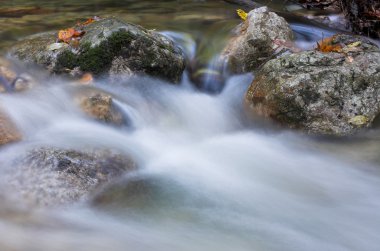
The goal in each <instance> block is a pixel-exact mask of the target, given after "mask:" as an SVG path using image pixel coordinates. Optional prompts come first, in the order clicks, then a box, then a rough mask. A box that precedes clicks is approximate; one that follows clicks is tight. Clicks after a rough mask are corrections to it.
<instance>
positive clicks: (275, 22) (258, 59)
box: [222, 7, 293, 73]
mask: <svg viewBox="0 0 380 251" xmlns="http://www.w3.org/2000/svg"><path fill="white" fill-rule="evenodd" d="M276 39H280V40H285V41H291V40H292V39H293V31H292V30H291V28H290V26H289V24H288V23H287V22H286V21H285V19H284V18H282V17H280V16H278V15H277V14H276V13H274V12H271V11H269V10H268V8H267V7H260V8H257V9H254V10H252V11H250V12H249V13H248V18H247V20H246V21H245V22H244V23H243V24H241V25H240V26H238V28H237V35H236V36H234V37H233V38H232V39H231V40H230V41H229V42H228V44H227V46H226V47H225V49H224V51H223V53H222V60H225V61H226V62H227V65H228V68H229V70H230V71H231V72H233V73H244V72H251V71H253V70H255V69H256V68H257V67H259V66H260V65H261V64H263V63H264V62H265V61H266V60H267V59H268V58H270V57H271V56H272V55H273V53H274V51H275V48H276V47H277V45H276V44H275V43H274V41H275V40H276Z"/></svg>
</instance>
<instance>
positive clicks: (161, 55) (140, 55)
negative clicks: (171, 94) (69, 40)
mask: <svg viewBox="0 0 380 251" xmlns="http://www.w3.org/2000/svg"><path fill="white" fill-rule="evenodd" d="M82 29H83V31H84V32H85V34H84V35H83V37H82V38H81V39H80V40H79V45H77V46H74V45H69V44H65V43H57V32H47V33H42V34H37V35H34V36H30V37H28V38H26V39H25V40H23V41H20V42H19V43H17V44H16V45H15V46H14V47H13V48H12V49H11V55H13V56H15V57H17V58H18V59H20V60H22V61H25V62H33V63H37V64H38V65H41V66H43V67H45V68H47V69H48V70H49V71H51V72H53V73H65V72H70V71H72V70H74V69H75V70H80V71H82V72H89V73H92V74H94V75H95V76H97V75H101V74H115V73H117V74H123V73H124V72H123V69H127V70H126V74H128V75H130V74H131V72H133V73H136V74H142V73H143V74H148V75H150V76H154V77H159V78H162V79H166V80H169V81H172V82H178V81H179V80H180V78H181V76H182V72H183V70H184V68H185V59H184V55H183V53H182V51H181V50H180V49H179V48H178V47H177V46H176V45H174V43H173V42H172V41H171V40H169V39H168V38H166V37H165V36H163V35H160V34H158V33H156V32H153V31H149V30H146V29H144V28H142V27H140V26H137V25H134V24H131V23H127V22H124V21H121V20H118V19H116V18H105V19H101V20H99V21H96V22H94V23H91V24H89V25H87V26H84V27H83V28H82Z"/></svg>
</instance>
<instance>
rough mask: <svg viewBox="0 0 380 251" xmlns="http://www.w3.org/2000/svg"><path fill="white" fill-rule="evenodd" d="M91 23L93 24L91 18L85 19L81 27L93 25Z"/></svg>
mask: <svg viewBox="0 0 380 251" xmlns="http://www.w3.org/2000/svg"><path fill="white" fill-rule="evenodd" d="M93 22H95V19H93V18H89V19H87V20H86V21H84V22H83V23H82V25H89V24H91V23H93Z"/></svg>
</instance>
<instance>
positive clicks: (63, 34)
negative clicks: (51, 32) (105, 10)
mask: <svg viewBox="0 0 380 251" xmlns="http://www.w3.org/2000/svg"><path fill="white" fill-rule="evenodd" d="M84 33H85V32H84V31H79V30H75V29H74V28H68V29H65V30H60V31H59V32H58V40H59V41H62V42H65V43H70V41H71V40H72V38H76V37H81V36H83V34H84Z"/></svg>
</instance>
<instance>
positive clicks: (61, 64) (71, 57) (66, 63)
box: [55, 50, 78, 72]
mask: <svg viewBox="0 0 380 251" xmlns="http://www.w3.org/2000/svg"><path fill="white" fill-rule="evenodd" d="M77 66H78V58H77V55H75V54H74V53H73V52H71V51H69V50H65V51H63V52H62V53H61V54H59V55H58V58H57V63H56V65H55V71H56V72H61V71H62V69H64V68H68V69H74V68H75V67H77Z"/></svg>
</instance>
